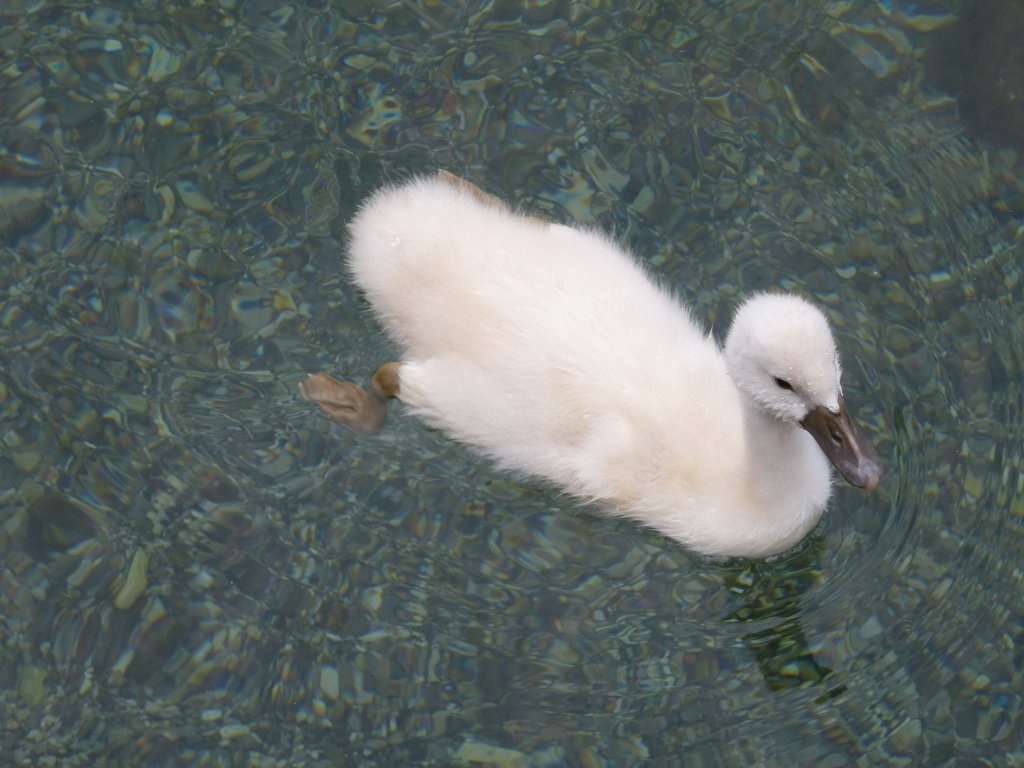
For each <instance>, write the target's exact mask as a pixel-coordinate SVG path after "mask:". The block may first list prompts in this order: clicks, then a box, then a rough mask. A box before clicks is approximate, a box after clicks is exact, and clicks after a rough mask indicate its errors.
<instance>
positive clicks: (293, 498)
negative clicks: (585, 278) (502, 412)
mask: <svg viewBox="0 0 1024 768" xmlns="http://www.w3.org/2000/svg"><path fill="white" fill-rule="evenodd" d="M947 5H949V4H944V3H939V2H915V3H911V2H903V1H902V0H900V1H897V0H892V2H877V3H876V2H866V1H860V0H855V1H854V2H827V1H826V0H814V1H812V0H806V1H805V2H790V1H787V2H763V0H759V1H758V2H749V1H747V0H731V1H730V2H722V3H705V2H699V1H697V0H694V1H693V2H683V3H674V4H661V3H656V2H648V3H641V4H639V5H637V6H636V7H635V8H631V9H630V10H619V9H618V8H619V6H618V5H617V4H609V3H605V4H602V3H597V4H594V6H593V7H591V6H584V4H581V3H573V2H559V1H558V0H554V1H553V2H539V3H528V4H526V3H523V4H520V3H511V2H494V3H482V4H479V5H476V6H473V7H470V8H464V7H463V6H461V5H460V4H455V3H412V2H409V3H396V4H392V5H391V6H387V7H382V6H380V5H379V4H375V3H362V4H359V3H356V4H353V3H347V4H345V10H340V9H338V8H333V7H331V8H324V9H316V8H312V7H300V6H297V5H296V6H289V5H284V6H282V5H280V4H264V3H260V2H253V3H246V2H222V3H218V4H202V3H193V4H174V5H165V4H155V3H145V2H144V3H140V4H128V3H124V4H117V3H110V4H108V5H106V6H103V7H94V6H82V7H75V6H67V5H57V4H50V3H47V2H43V1H42V0H14V2H11V3H8V4H7V5H6V6H5V9H6V10H3V11H0V14H8V15H6V16H3V17H2V21H3V22H4V23H3V25H2V26H0V50H2V51H5V52H6V53H4V54H2V55H3V58H2V59H0V88H2V94H3V104H4V109H3V111H2V113H0V238H2V245H3V259H2V262H0V275H2V277H0V297H2V302H0V337H2V339H3V344H2V345H0V363H2V365H0V419H2V421H0V549H2V551H3V561H2V571H0V573H2V579H0V587H2V591H0V600H2V610H0V628H2V631H0V642H2V654H0V687H2V688H3V691H4V695H3V696H0V713H2V719H3V723H4V728H3V729H2V731H0V751H2V753H3V754H6V755H11V756H13V757H12V758H11V759H12V761H13V762H14V763H16V764H44V763H43V762H42V761H43V760H44V758H50V759H51V761H56V762H57V763H59V764H62V765H79V764H82V765H94V764H118V763H124V762H126V761H127V762H133V763H136V762H140V761H143V760H144V761H146V762H148V763H150V764H152V765H177V764H182V763H183V762H190V763H192V762H194V763H195V764H197V765H211V766H212V765H234V764H240V763H245V764H255V765H283V764H287V765H301V764H309V765H332V766H333V765H344V764H367V765H412V764H435V765H450V764H453V763H454V764H470V765H473V764H476V765H480V764H501V765H566V764H568V765H602V764H605V765H628V764H631V763H635V762H639V761H640V760H642V759H653V760H655V761H660V762H661V764H666V765H667V764H674V763H675V761H676V760H677V759H678V755H679V754H680V753H682V752H684V751H685V754H687V756H688V758H690V759H692V760H693V761H694V763H695V764H696V763H697V762H703V763H704V764H708V765H741V764H764V765H785V766H789V765H793V764H816V765H822V766H840V765H847V764H850V763H855V764H858V765H860V764H863V765H888V764H908V763H913V764H928V765H941V764H949V765H953V764H965V763H969V762H972V761H977V762H986V763H988V764H1003V763H1009V764H1014V761H1015V760H1016V761H1019V760H1020V754H1021V751H1022V749H1024V744H1022V736H1021V734H1022V733H1024V727H1022V723H1021V719H1022V718H1021V713H1022V711H1024V704H1022V701H1021V694H1020V691H1021V690H1024V680H1022V679H1021V676H1022V674H1024V663H1022V659H1021V653H1022V651H1021V649H1022V648H1024V625H1022V620H1021V617H1022V616H1024V605H1022V597H1021V595H1022V594H1024V590H1022V588H1021V587H1022V585H1021V573H1020V568H1019V563H1020V560H1021V555H1022V550H1021V541H1022V536H1021V534H1022V533H1024V524H1022V520H1024V495H1022V491H1021V486H1020V480H1019V477H1020V464H1021V451H1020V446H1021V444H1022V439H1021V438H1022V424H1024V417H1022V410H1024V408H1022V392H1021V383H1020V382H1021V373H1022V364H1021V354H1020V350H1021V349H1022V348H1024V321H1022V320H1021V315H1020V312H1019V311H1017V310H1015V304H1017V303H1018V302H1019V301H1020V300H1021V290H1022V282H1021V277H1022V271H1021V266H1020V265H1021V264H1022V263H1024V262H1022V256H1024V253H1022V248H1024V246H1022V238H1024V222H1022V216H1024V181H1022V179H1024V171H1022V159H1021V158H1020V156H1019V154H1018V150H1015V149H1013V148H1012V147H1010V146H1003V145H999V144H979V143H976V141H978V140H979V139H978V138H974V137H969V136H966V135H964V134H963V132H962V129H961V126H960V122H959V120H960V118H959V113H958V104H957V101H956V99H955V98H954V97H955V96H960V97H961V98H965V97H964V96H963V95H962V94H959V93H953V92H951V91H950V90H949V87H948V84H947V83H945V82H944V81H943V80H942V78H941V77H939V76H938V75H933V71H934V70H931V69H929V68H927V67H926V64H928V63H929V62H931V61H932V58H931V57H930V56H929V55H928V51H929V50H931V49H930V46H931V45H933V44H934V43H935V41H938V40H942V41H948V40H949V39H951V38H949V37H946V36H944V35H946V34H947V33H948V32H949V30H952V29H953V28H954V27H955V22H956V21H957V19H956V17H955V15H954V14H953V13H952V12H951V11H950V10H949V8H947ZM954 10H955V9H954ZM946 44H948V43H946ZM928 66H931V65H930V64H928ZM1007 66H1017V64H1014V63H1013V62H1012V61H1009V60H1008V61H1007ZM1004 74H1005V75H1006V77H1007V78H1008V80H1009V79H1012V78H1014V77H1016V81H1020V80H1021V77H1020V75H1021V73H1019V72H1013V71H1007V72H1005V73H1004ZM943 87H946V88H947V90H942V88H943ZM980 138H984V137H980ZM437 166H443V167H447V168H450V169H453V170H455V171H458V172H459V173H461V174H463V175H465V176H467V177H468V178H470V179H471V180H473V181H475V182H477V183H479V184H481V185H482V186H484V187H485V188H487V189H488V190H490V191H493V192H495V193H498V194H501V195H502V196H504V197H507V198H508V199H511V200H512V201H513V202H515V203H517V204H521V205H524V206H528V207H530V208H531V209H534V210H539V211H543V212H546V213H547V214H548V215H550V216H552V217H554V218H557V219H562V220H564V219H577V220H582V221H588V222H596V223H597V224H598V225H599V226H601V227H603V228H606V229H609V230H612V231H614V233H615V235H616V237H618V238H619V239H620V240H621V241H622V242H624V243H627V244H628V245H629V246H630V247H631V248H633V249H634V250H635V251H636V252H638V253H640V254H642V255H643V257H644V258H645V259H646V260H647V261H649V262H650V264H651V265H652V268H653V269H655V270H656V271H657V272H658V274H660V275H662V276H663V277H664V279H665V280H666V281H668V282H669V283H671V284H672V285H673V286H675V287H677V288H678V290H679V291H680V292H681V293H682V294H683V295H685V296H686V298H687V299H688V300H689V301H690V302H691V303H692V304H693V306H694V308H695V311H696V312H697V313H698V314H699V315H700V316H702V317H706V318H707V319H708V321H709V323H710V324H712V325H713V327H714V328H715V330H716V332H719V333H720V332H721V331H722V330H723V328H724V326H725V324H726V323H727V321H728V318H729V317H730V316H731V311H732V308H733V307H734V306H735V304H736V302H737V301H738V299H739V298H740V297H742V296H744V295H746V294H747V293H749V292H750V291H752V290H756V289H763V288H767V287H773V286H777V287H783V288H786V289H790V290H794V291H797V292H800V293H804V294H806V295H813V296H814V297H815V298H816V300H817V301H818V302H819V303H820V304H821V305H822V306H824V307H825V308H826V310H827V311H828V313H829V314H830V317H831V318H832V320H833V322H834V323H835V325H836V328H837V335H838V338H839V342H840V346H841V351H842V354H843V358H844V360H845V361H846V363H847V367H848V370H847V371H846V374H845V382H846V387H847V390H848V392H849V398H848V399H849V401H850V402H854V403H856V404H857V405H858V411H859V412H858V413H857V417H858V419H859V420H860V422H861V423H862V424H863V425H864V426H865V430H866V431H868V432H869V433H870V435H871V439H872V441H873V442H874V443H875V445H876V446H877V447H878V448H879V452H880V453H881V455H882V456H883V459H884V460H885V461H886V464H887V469H888V474H887V478H886V480H885V482H884V484H883V487H882V489H881V490H880V492H878V493H876V494H874V495H865V494H861V493H858V492H856V491H853V490H851V489H845V488H843V489H838V490H837V494H836V498H835V501H834V504H833V507H832V509H831V511H830V512H829V514H828V515H827V516H826V519H825V521H824V522H823V523H822V525H821V526H820V527H819V529H818V530H817V531H816V533H815V534H814V535H813V536H812V537H811V538H810V539H809V540H808V541H806V542H804V544H802V545H801V546H799V547H798V548H796V549H795V550H794V551H793V552H790V553H788V554H787V555H784V556H782V557H780V558H777V559H775V560H772V561H769V562H758V563H749V562H718V561H706V560H702V559H699V558H696V557H693V556H691V555H689V554H687V553H686V552H684V551H681V550H680V549H679V548H678V546H676V545H675V544H673V543H672V542H670V541H667V540H665V539H663V538H660V537H658V536H657V535H655V534H653V533H652V532H650V531H647V530H643V529H640V528H638V527H636V526H634V525H631V524H628V523H623V522H619V521H613V520H609V519H605V518H601V517H599V516H597V515H594V514H592V513H589V512H587V511H581V510H578V509H576V508H575V506H574V505H573V504H572V503H570V502H569V501H568V500H566V499H564V498H561V497H558V496H556V495H553V494H551V493H549V492H548V491H547V490H546V489H543V488H538V487H535V486H530V485H522V484H519V483H516V482H515V481H514V480H513V479H510V478H507V477H504V476H501V475H498V474H496V473H495V472H494V471H493V470H492V469H491V468H490V467H488V466H487V465H486V464H485V463H483V462H481V461H479V460H477V459H476V458H474V457H472V456H471V455H469V454H468V453H467V452H466V451H464V450H462V449H461V448H459V447H458V446H455V445H452V444H450V443H449V442H448V441H446V440H444V439H443V438H442V437H441V436H440V435H437V434H435V433H432V432H429V431H426V430H424V429H422V428H421V427H420V426H419V425H418V424H416V423H414V422H413V421H412V420H411V419H402V418H395V419H392V421H391V422H390V424H389V426H388V428H387V429H386V431H385V434H384V435H383V436H382V437H381V438H379V439H377V440H368V439H366V438H363V437H361V436H358V435H355V434H351V433H349V432H346V431H344V430H343V429H341V428H339V427H337V426H336V425H334V424H331V423H328V422H327V421H326V420H324V419H322V418H320V417H318V416H317V414H316V412H315V411H314V410H313V409H310V408H309V407H308V406H307V404H304V403H302V402H300V401H299V400H298V399H297V398H296V395H295V391H296V383H297V382H298V381H299V379H300V378H301V377H302V376H303V375H304V374H305V372H307V371H315V370H321V369H327V370H331V371H332V372H335V373H336V374H338V375H341V376H351V377H355V378H362V377H365V376H367V375H368V374H369V373H370V372H371V371H372V370H373V367H374V365H375V364H376V363H378V362H380V361H381V360H383V359H387V358H388V356H389V355H388V352H389V350H388V349H386V348H385V345H386V342H384V341H383V340H382V337H381V335H380V332H379V330H378V329H377V328H375V327H374V325H373V323H372V320H371V319H370V318H369V316H368V313H367V311H366V306H365V304H364V302H363V301H362V300H361V298H360V297H359V295H358V294H357V292H356V291H355V290H354V289H353V287H352V286H351V285H350V284H349V283H348V281H347V280H346V278H345V276H344V274H342V273H341V272H340V271H339V269H338V264H339V255H340V253H341V252H342V250H343V248H344V222H345V220H346V219H347V218H348V217H349V216H350V214H351V213H352V211H353V209H354V207H355V205H356V204H357V203H358V202H359V200H361V199H362V198H363V197H364V196H365V195H366V194H368V193H369V192H370V191H371V190H372V189H374V188H376V187H377V186H378V185H379V184H380V183H382V182H383V181H384V180H387V179H395V178H401V177H403V176H405V175H406V174H409V173H412V172H416V171H421V170H426V169H432V168H434V167H437ZM652 332H656V329H652Z"/></svg>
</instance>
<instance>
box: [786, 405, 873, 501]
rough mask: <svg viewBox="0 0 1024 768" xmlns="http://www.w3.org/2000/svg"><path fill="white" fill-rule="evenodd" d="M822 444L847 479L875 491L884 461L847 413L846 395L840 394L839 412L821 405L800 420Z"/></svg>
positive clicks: (858, 485)
mask: <svg viewBox="0 0 1024 768" xmlns="http://www.w3.org/2000/svg"><path fill="white" fill-rule="evenodd" d="M800 426H801V427H803V428H804V429H806V430H807V431H808V432H810V433H811V435H812V436H813V437H814V439H815V440H816V441H817V442H818V445H819V446H821V450H822V451H824V452H825V455H826V456H828V460H829V461H831V462H832V464H833V466H835V468H836V470H837V471H838V472H839V474H840V475H842V476H843V477H844V478H845V479H846V482H848V483H849V484H850V485H854V486H856V487H857V488H863V489H864V490H866V491H873V490H874V489H875V488H877V487H878V484H879V483H880V482H881V480H882V462H881V461H879V460H878V454H877V453H875V449H874V448H872V447H871V443H869V442H868V441H867V440H865V439H864V437H863V436H862V435H861V434H860V432H859V431H858V430H857V427H856V426H855V425H854V423H853V422H852V421H851V420H850V414H849V413H847V412H846V403H845V402H844V400H843V396H842V395H840V396H839V413H833V412H832V411H830V410H829V409H828V408H826V407H825V406H823V405H819V406H818V407H817V408H815V409H814V410H813V411H811V412H810V413H809V414H807V416H806V417H804V420H803V421H801V422H800Z"/></svg>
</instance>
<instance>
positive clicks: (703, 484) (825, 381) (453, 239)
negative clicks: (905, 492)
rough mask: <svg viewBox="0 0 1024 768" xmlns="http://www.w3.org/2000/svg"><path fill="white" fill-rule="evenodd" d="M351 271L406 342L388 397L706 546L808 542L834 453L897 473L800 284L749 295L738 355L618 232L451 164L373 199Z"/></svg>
mask: <svg viewBox="0 0 1024 768" xmlns="http://www.w3.org/2000/svg"><path fill="white" fill-rule="evenodd" d="M349 267H350V269H351V271H352V274H353V275H354V277H355V280H356V282H357V284H358V285H359V286H360V287H361V288H362V289H363V290H364V291H365V293H366V295H367V297H368V299H369V301H370V303H371V305H372V307H373V309H374V312H375V313H376V315H377V317H378V318H379V320H380V322H381V323H382V324H383V326H384V328H385V329H386V331H387V332H388V334H389V335H390V336H391V337H392V338H394V339H395V341H397V342H398V343H399V344H400V345H401V347H402V349H403V355H402V358H401V361H400V363H399V367H398V369H397V370H398V386H397V391H396V392H390V393H388V394H391V395H397V396H398V397H399V399H401V400H402V402H404V403H405V404H407V405H408V406H409V407H410V408H411V409H412V411H413V412H414V413H415V414H416V415H418V416H419V417H421V418H422V419H423V420H424V421H426V422H427V423H429V424H431V425H433V426H435V427H437V428H439V429H441V430H443V431H445V432H447V433H448V434H450V435H451V436H452V437H454V438H455V439H457V440H460V441H463V442H465V443H468V444H469V445H471V446H474V447H475V448H476V449H478V450H479V451H481V452H483V453H485V454H486V455H488V456H490V457H492V458H493V459H494V460H495V461H496V462H497V463H498V464H499V465H500V466H501V467H503V468H507V469H510V470H514V471H517V472H520V473H525V474H526V475H530V476H534V477H539V478H545V479H547V480H549V481H551V482H553V483H555V484H556V485H558V486H560V487H561V488H563V489H565V490H566V491H569V492H570V493H572V494H574V495H576V496H578V497H580V498H581V499H584V500H586V501H588V502H593V503H594V504H597V505H599V506H600V507H602V508H603V509H605V510H606V511H608V512H609V513H612V514H620V515H625V516H628V517H630V518H633V519H635V520H638V521H640V522H642V523H644V524H646V525H649V526H651V527H653V528H655V529H657V530H659V531H661V532H662V533H664V534H666V535H668V536H671V537H673V538H675V539H678V540H679V541H680V542H682V543H683V544H685V545H686V546H688V547H690V548H692V549H694V550H696V551H698V552H701V553H705V554H715V555H740V556H750V557H757V556H764V555H768V554H772V553H777V552H780V551H782V550H785V549H787V548H788V547H790V546H792V545H793V544H795V543H797V542H798V541H800V539H802V538H803V537H804V536H805V535H806V534H807V533H808V532H809V531H810V530H811V529H812V528H813V527H814V525H815V524H816V522H817V521H818V519H819V518H820V516H821V514H822V512H823V510H824V509H825V506H826V504H827V503H828V499H829V496H830V493H831V481H830V473H829V465H828V459H827V458H826V454H827V455H828V458H830V459H831V460H832V462H833V463H834V464H835V465H836V467H837V468H838V469H839V471H840V472H842V474H843V475H844V477H846V478H847V480H849V481H850V482H851V483H853V484H855V485H858V486H860V487H866V488H873V487H875V486H876V485H877V484H878V482H879V480H880V478H881V465H880V463H879V461H878V458H877V456H876V455H875V454H874V451H873V450H872V449H871V447H870V445H868V444H867V443H866V442H865V441H864V440H863V439H862V438H861V437H860V436H859V434H858V433H857V431H856V429H855V427H854V426H853V425H852V423H851V422H850V421H849V418H848V416H847V414H846V409H845V406H844V404H843V400H842V390H841V387H840V367H839V360H838V355H837V352H836V348H835V343H834V341H833V338H832V334H831V332H830V330H829V326H828V323H827V321H826V319H825V317H824V316H823V315H822V313H821V312H820V311H819V310H818V309H816V308H815V307H814V306H813V305H811V304H810V303H808V302H806V301H804V300H803V299H800V298H798V297H795V296H791V295H776V294H761V295H758V296H755V297H753V298H751V299H750V300H748V301H747V302H746V303H744V304H743V305H742V306H741V307H740V309H739V311H738V312H737V315H736V318H735V320H734V322H733V325H732V328H731V330H730V332H729V335H728V338H727V340H726V343H725V347H724V350H723V349H721V348H720V347H719V346H718V344H717V343H716V342H715V341H714V340H713V339H712V338H711V337H710V336H709V335H708V334H707V333H706V332H705V331H704V330H703V329H702V328H700V327H699V326H698V324H697V323H695V322H694V321H693V319H692V318H691V316H690V313H689V312H688V311H687V309H686V308H685V307H684V306H682V305H681V304H680V302H679V301H678V300H677V299H676V298H675V297H674V296H673V295H672V294H671V293H670V292H668V291H666V290H665V289H663V288H661V287H659V286H658V285H657V284H656V282H655V281H654V280H652V279H651V277H650V276H649V275H648V274H647V273H646V272H645V270H644V269H643V268H642V267H641V266H640V265H639V264H638V263H637V262H636V261H635V259H634V258H633V257H632V256H630V255H629V254H628V253H626V252H625V251H624V250H623V249H622V248H621V247H620V246H618V245H617V244H615V243H614V242H612V241H611V240H610V239H609V238H608V237H606V236H605V235H603V234H600V233H598V232H595V231H591V230H585V229H578V228H574V227H567V226H562V225H558V224H553V223H547V222H543V221H541V220H539V219H536V218H532V217H529V216H526V215H524V214H521V213H518V212H516V211H513V210H512V209H510V208H508V207H506V206H504V205H503V204H501V203H500V202H499V201H498V200H497V198H491V197H490V196H489V195H486V194H484V193H482V192H481V191H480V190H477V189H475V188H474V187H472V186H471V185H469V184H467V183H465V182H461V181H460V180H458V179H455V177H452V176H451V175H449V174H445V173H441V174H438V175H437V176H435V177H421V178H416V179H413V180H411V181H408V182H406V183H404V184H402V185H400V186H393V187H387V188H384V189H382V190H380V191H378V192H377V193H376V194H374V195H373V196H372V197H371V198H370V199H369V200H368V201H367V202H366V203H365V204H364V205H363V206H362V208H361V209H360V211H359V213H358V214H357V215H356V217H355V219H354V221H353V222H352V225H351V246H350V258H349ZM320 376H323V374H321V375H320ZM324 378H325V379H328V380H329V377H324ZM330 381H333V380H330ZM334 383H335V384H339V383H338V382H334ZM343 386H348V387H351V388H352V389H356V388H354V387H352V385H343ZM310 391H312V390H311V389H310ZM357 391H359V390H357ZM360 392H361V391H360ZM303 393H304V394H306V395H307V397H310V399H313V400H317V401H319V400H321V399H322V398H318V397H316V396H314V395H311V394H310V393H309V392H308V391H307V390H306V389H304V390H303ZM325 410H327V408H326V406H325ZM334 415H337V414H336V413H335V414H334ZM382 417H383V415H382V414H381V418H382ZM343 420H345V419H343ZM378 423H379V422H378ZM819 446H820V447H819Z"/></svg>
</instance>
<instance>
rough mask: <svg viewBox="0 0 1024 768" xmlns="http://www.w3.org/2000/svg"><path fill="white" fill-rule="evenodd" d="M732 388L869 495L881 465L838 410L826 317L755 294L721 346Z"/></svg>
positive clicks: (797, 302) (789, 299) (804, 305)
mask: <svg viewBox="0 0 1024 768" xmlns="http://www.w3.org/2000/svg"><path fill="white" fill-rule="evenodd" d="M725 358H726V362H727V364H728V366H729V374H730V375H731V376H732V379H733V382H734V383H735V384H736V387H737V388H738V389H739V390H740V392H742V393H743V394H744V395H745V396H746V397H747V398H749V399H750V400H751V401H752V402H753V403H754V404H755V405H756V406H757V408H758V409H759V410H760V411H761V412H762V413H764V414H766V415H768V416H771V417H773V418H775V419H778V420H780V421H783V422H788V423H791V424H793V425H799V426H800V427H802V428H804V429H806V430H807V431H808V432H809V433H810V434H811V436H812V437H814V439H815V440H816V441H817V443H818V445H819V447H820V448H821V449H822V451H823V452H824V453H825V455H826V456H827V457H828V459H829V460H830V461H831V462H832V464H833V465H834V466H835V468H836V469H837V470H838V471H839V473H840V474H841V475H842V476H843V477H844V478H845V479H846V480H847V481H848V482H849V483H851V484H852V485H855V486H857V487H858V488H866V489H868V490H871V489H873V488H875V487H877V485H878V483H879V482H880V481H881V478H882V464H881V462H880V461H879V459H878V454H876V453H875V450H874V448H873V447H872V446H871V444H870V443H869V442H868V441H867V440H865V439H864V437H863V436H862V435H861V434H860V432H859V431H858V429H857V427H856V426H855V425H854V423H853V421H852V420H851V419H850V416H849V413H848V412H847V410H846V403H845V402H844V401H843V390H842V386H841V384H840V374H841V370H840V365H839V354H838V352H837V351H836V344H835V340H834V339H833V337H832V331H831V329H830V328H829V325H828V320H826V319H825V316H824V315H823V314H822V313H821V311H820V310H819V309H818V308H817V307H815V306H814V305H813V304H811V303H809V302H807V301H805V300H804V299H801V298H800V297H798V296H792V295H782V294H759V295H757V296H754V297H753V298H751V299H748V300H747V301H746V302H744V303H743V305H742V306H741V307H740V308H739V310H738V311H737V313H736V317H735V319H734V320H733V324H732V328H731V329H730V330H729V335H728V337H727V339H726V342H725Z"/></svg>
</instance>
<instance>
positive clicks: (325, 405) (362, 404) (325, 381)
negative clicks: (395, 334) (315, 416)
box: [299, 363, 401, 435]
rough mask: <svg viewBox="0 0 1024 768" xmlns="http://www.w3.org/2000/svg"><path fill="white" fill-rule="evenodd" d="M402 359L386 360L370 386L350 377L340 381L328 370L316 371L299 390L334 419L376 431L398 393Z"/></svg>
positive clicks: (348, 424) (374, 375) (368, 431)
mask: <svg viewBox="0 0 1024 768" xmlns="http://www.w3.org/2000/svg"><path fill="white" fill-rule="evenodd" d="M400 368H401V364H400V363H384V365H382V366H381V367H380V368H378V369H377V372H376V373H375V374H373V378H372V379H370V386H369V388H368V389H363V388H362V387H357V386H356V385H355V384H353V383H352V382H350V381H338V380H337V379H335V378H333V377H332V376H328V375H327V374H326V373H315V374H313V375H311V376H310V377H309V378H307V379H306V380H305V381H302V382H299V394H301V395H302V396H303V397H304V398H306V399H307V400H309V401H310V402H313V403H316V404H317V405H319V406H320V410H322V411H323V412H324V413H326V414H327V415H328V416H330V417H331V418H332V419H336V420H338V421H340V422H341V423H342V424H345V425H346V426H349V427H352V428H353V429H357V430H359V431H360V432H363V433H364V434H367V435H375V434H377V433H378V432H379V431H380V428H381V426H382V425H383V424H384V417H385V416H387V412H388V400H389V399H390V398H394V397H398V380H399V369H400Z"/></svg>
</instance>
